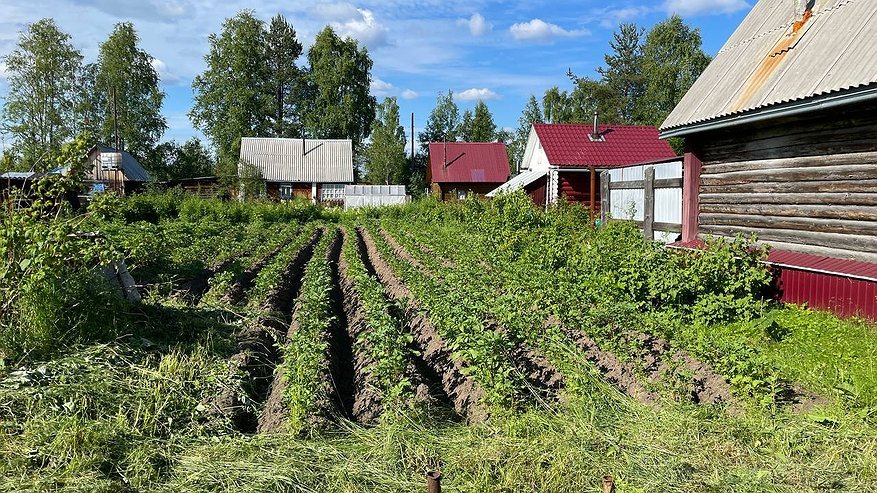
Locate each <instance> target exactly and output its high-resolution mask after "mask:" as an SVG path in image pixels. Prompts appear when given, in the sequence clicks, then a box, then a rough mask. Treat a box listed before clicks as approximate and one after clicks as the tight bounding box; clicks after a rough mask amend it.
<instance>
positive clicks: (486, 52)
mask: <svg viewBox="0 0 877 493" xmlns="http://www.w3.org/2000/svg"><path fill="white" fill-rule="evenodd" d="M752 2H754V0H656V1H652V2H636V1H630V0H616V1H613V2H605V1H596V0H579V1H539V0H530V1H510V2H496V1H489V0H404V1H402V0H383V1H376V0H362V1H352V2H326V3H315V2H303V1H298V0H284V1H278V0H267V1H263V2H258V3H255V2H237V1H227V2H213V1H209V0H28V1H22V0H0V12H3V16H2V18H0V56H5V55H6V54H8V53H9V52H10V51H11V50H12V49H14V47H15V44H16V40H17V37H18V33H19V32H20V31H21V30H23V29H24V28H25V26H26V25H27V24H28V23H30V22H33V21H35V20H38V19H39V18H42V17H46V16H51V17H53V18H55V20H56V22H57V23H58V24H59V25H60V27H61V28H62V29H63V30H64V31H66V32H68V33H70V34H71V35H72V36H73V41H74V44H75V45H76V46H77V47H78V48H79V49H80V50H82V52H83V54H84V55H85V58H86V61H93V60H94V59H95V57H96V54H97V47H98V45H99V44H100V43H101V42H102V41H104V40H105V39H106V37H107V36H108V34H109V33H110V31H111V30H112V29H113V25H114V24H115V23H117V22H121V21H131V22H134V24H135V26H136V27H137V30H138V32H139V34H140V36H141V43H142V47H143V48H144V49H145V50H146V51H148V52H149V53H150V54H151V55H152V56H153V57H154V58H155V61H154V66H155V67H156V68H157V69H158V70H159V72H160V74H161V77H162V87H163V90H164V91H165V92H166V94H167V97H166V99H165V105H164V114H165V116H166V117H167V120H168V126H169V127H170V128H169V130H168V131H167V133H166V134H165V136H164V138H165V139H166V140H169V139H176V140H185V139H187V138H189V137H191V136H193V135H198V136H201V134H200V132H198V131H197V130H196V129H194V128H193V127H192V124H191V122H190V121H189V119H188V117H187V116H186V113H187V112H188V111H189V109H190V107H191V104H192V89H191V81H192V78H193V77H194V76H195V75H196V74H198V73H200V72H201V71H202V70H203V69H204V61H203V56H204V54H205V53H207V51H208V42H207V36H208V35H209V34H211V33H214V32H218V31H219V30H220V28H221V24H222V22H223V20H224V19H225V18H227V17H230V16H232V15H234V14H235V13H237V12H238V11H240V10H242V9H252V10H254V11H255V12H256V15H257V16H259V17H260V18H262V19H265V20H268V19H270V17H271V16H273V15H274V14H276V13H278V12H279V13H282V14H283V15H285V16H286V17H287V19H288V20H289V21H290V23H292V25H293V26H294V27H295V29H296V31H297V32H298V36H299V39H300V40H301V41H302V42H303V44H304V45H305V47H306V48H307V47H308V46H310V44H311V43H312V41H313V38H314V35H315V34H316V33H317V32H318V31H319V30H320V29H321V28H322V27H323V26H325V25H327V24H329V25H332V26H333V27H334V28H335V29H336V30H337V31H339V32H340V33H341V34H343V35H348V36H351V37H354V38H356V39H358V40H359V41H360V42H361V43H363V44H365V45H366V46H368V48H369V51H370V53H371V56H372V58H373V60H374V69H373V73H372V76H373V78H374V81H373V83H372V93H373V94H374V95H375V96H376V97H378V99H379V100H380V99H382V98H383V97H386V96H396V97H398V99H399V103H400V106H401V110H402V115H403V120H404V121H403V124H404V125H405V126H406V128H407V127H408V126H409V125H410V113H411V112H414V113H415V114H416V127H417V128H420V127H421V126H422V125H423V123H424V121H425V120H426V117H427V116H428V114H429V111H430V110H431V109H432V107H433V106H434V104H435V99H436V95H437V94H438V93H439V92H444V91H447V90H448V89H451V90H453V91H454V92H455V94H456V95H457V98H458V104H459V105H460V106H461V108H467V107H471V106H473V105H474V104H475V102H476V101H477V100H478V99H479V98H481V99H484V100H485V101H486V102H487V103H488V105H489V106H490V108H491V111H492V112H493V114H494V117H495V119H496V122H497V124H498V125H499V126H500V127H508V128H512V127H515V126H517V119H518V117H519V116H520V113H521V110H522V109H523V106H524V104H525V102H526V100H527V98H528V97H529V96H530V94H535V95H537V96H541V94H542V93H543V92H544V91H545V90H546V89H547V88H549V87H552V86H555V85H558V86H561V87H562V88H569V86H570V83H569V81H568V79H567V78H566V72H567V70H568V69H572V71H573V72H574V73H576V74H578V75H594V71H595V69H596V68H597V67H599V66H600V65H601V64H602V62H603V55H604V53H606V52H607V51H608V49H609V40H610V39H611V37H612V33H613V31H614V30H615V28H616V27H617V25H618V24H619V23H620V22H636V23H637V24H639V25H641V26H644V27H646V28H648V27H650V26H652V25H654V24H655V23H657V22H660V21H661V20H663V19H665V18H667V17H668V16H669V15H670V14H672V13H674V12H675V13H678V14H680V15H681V16H682V17H683V18H684V19H685V21H686V22H687V23H688V24H690V25H693V26H695V27H698V28H700V30H701V34H702V35H703V38H704V49H705V50H706V51H707V52H708V53H710V54H715V53H716V52H717V51H718V50H719V49H720V48H721V46H722V44H723V43H724V42H725V40H726V39H727V38H728V37H729V36H730V35H731V33H732V32H733V31H734V29H735V28H736V26H737V25H738V24H739V23H740V21H741V20H742V19H743V17H744V16H745V15H746V13H747V12H748V11H749V9H750V8H751V5H752ZM4 68H5V67H4V66H3V65H2V62H0V95H5V92H6V87H5V81H4V75H5V71H4ZM0 97H2V96H0ZM7 139H8V137H7ZM2 146H3V142H2V139H0V147H2Z"/></svg>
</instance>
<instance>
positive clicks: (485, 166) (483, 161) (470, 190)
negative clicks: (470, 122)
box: [426, 142, 509, 201]
mask: <svg viewBox="0 0 877 493" xmlns="http://www.w3.org/2000/svg"><path fill="white" fill-rule="evenodd" d="M508 179H509V157H508V152H507V150H506V145H505V144H503V143H502V142H431V143H430V144H429V166H428V167H427V169H426V181H427V183H429V187H430V192H431V193H432V194H433V195H434V196H436V197H438V198H439V199H441V200H443V201H444V200H463V199H465V198H467V197H469V196H484V195H485V194H487V193H488V192H490V191H491V190H493V189H495V188H496V187H498V186H499V185H501V184H503V183H505V182H506V180H508Z"/></svg>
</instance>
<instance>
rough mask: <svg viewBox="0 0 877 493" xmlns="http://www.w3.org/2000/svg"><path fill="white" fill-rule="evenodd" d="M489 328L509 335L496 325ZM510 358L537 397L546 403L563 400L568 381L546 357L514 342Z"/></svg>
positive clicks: (518, 342) (492, 324) (520, 343)
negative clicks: (562, 396) (562, 394)
mask: <svg viewBox="0 0 877 493" xmlns="http://www.w3.org/2000/svg"><path fill="white" fill-rule="evenodd" d="M489 328H490V330H493V331H496V332H498V333H500V334H508V331H507V330H506V329H505V328H504V327H502V326H500V325H498V324H495V323H491V324H490V325H489ZM509 358H510V359H511V361H512V364H514V366H515V368H517V369H518V371H520V372H521V375H522V376H523V377H524V379H525V380H526V381H527V385H528V387H529V388H530V389H531V390H532V392H533V394H534V395H535V397H537V398H539V399H541V400H545V401H559V400H561V393H562V392H563V389H565V388H566V379H565V378H564V376H563V374H562V373H560V371H558V370H557V368H555V367H554V365H552V364H551V362H549V361H548V360H547V359H546V358H545V357H544V356H542V355H541V354H539V353H537V352H536V351H534V350H533V349H530V348H529V347H528V346H527V345H525V344H523V343H522V342H520V341H513V346H512V349H511V351H510V352H509Z"/></svg>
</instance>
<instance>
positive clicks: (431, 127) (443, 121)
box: [417, 91, 460, 155]
mask: <svg viewBox="0 0 877 493" xmlns="http://www.w3.org/2000/svg"><path fill="white" fill-rule="evenodd" d="M459 128H460V108H459V107H457V103H456V102H455V101H454V93H453V91H448V93H447V94H444V93H443V94H439V95H438V98H437V99H436V105H435V108H433V109H432V111H431V112H430V113H429V117H428V118H427V119H426V125H425V126H424V127H423V131H422V132H420V133H419V134H418V135H417V139H418V141H419V142H420V153H421V154H424V155H426V154H427V153H428V152H429V143H430V142H454V141H456V140H457V136H458V131H459Z"/></svg>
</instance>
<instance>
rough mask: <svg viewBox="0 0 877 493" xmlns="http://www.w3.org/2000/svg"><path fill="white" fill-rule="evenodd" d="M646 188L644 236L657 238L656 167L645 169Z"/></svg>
mask: <svg viewBox="0 0 877 493" xmlns="http://www.w3.org/2000/svg"><path fill="white" fill-rule="evenodd" d="M645 176H646V179H645V182H646V183H645V190H644V196H643V223H644V224H643V236H645V238H646V240H649V241H651V240H654V239H655V168H654V167H652V166H649V167H648V168H646V170H645Z"/></svg>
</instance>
